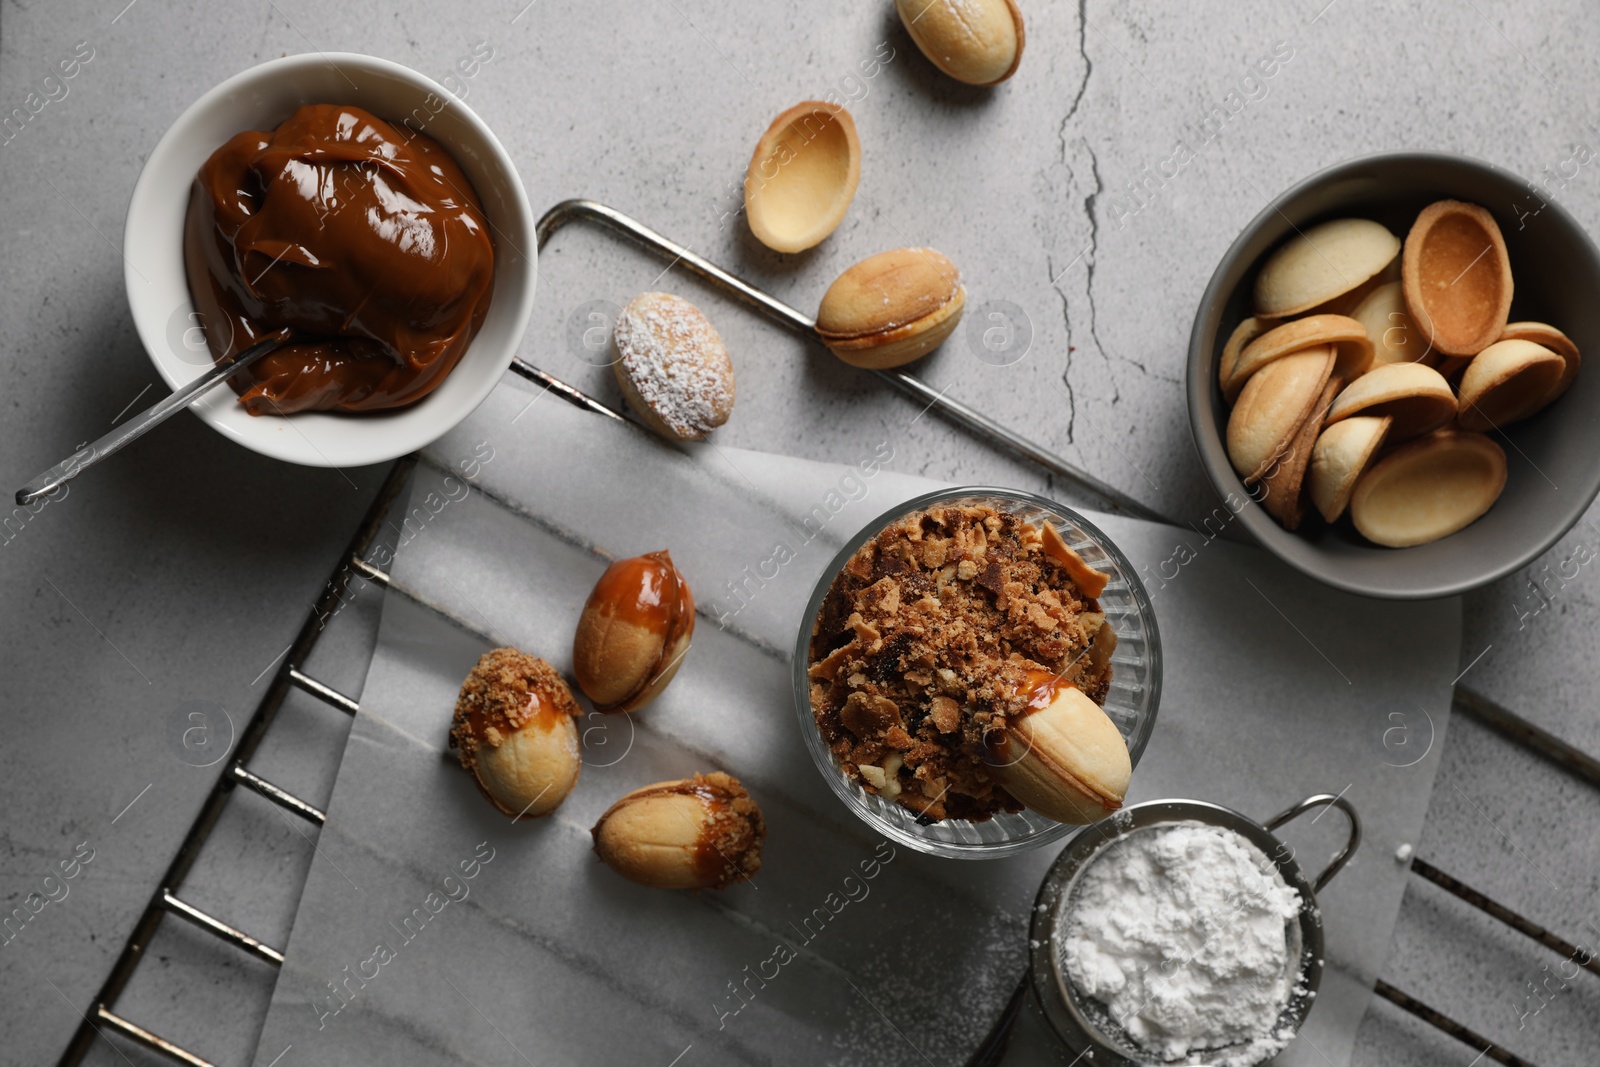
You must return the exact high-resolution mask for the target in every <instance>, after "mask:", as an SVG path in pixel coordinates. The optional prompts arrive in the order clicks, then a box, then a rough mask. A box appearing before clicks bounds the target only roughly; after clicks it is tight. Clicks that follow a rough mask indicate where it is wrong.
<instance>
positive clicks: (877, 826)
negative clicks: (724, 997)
mask: <svg viewBox="0 0 1600 1067" xmlns="http://www.w3.org/2000/svg"><path fill="white" fill-rule="evenodd" d="M941 504H985V505H988V506H990V507H993V508H994V509H995V510H997V511H1002V512H1008V513H1010V514H1013V515H1016V516H1018V517H1019V518H1022V519H1024V520H1026V521H1028V522H1031V523H1033V524H1034V525H1036V526H1037V525H1040V524H1042V523H1045V522H1049V523H1052V524H1053V525H1054V526H1055V528H1056V530H1057V531H1058V532H1059V533H1060V534H1061V537H1062V539H1063V540H1064V541H1066V543H1067V544H1069V545H1071V546H1072V547H1073V548H1074V549H1075V550H1076V551H1077V552H1078V554H1079V555H1081V556H1082V557H1083V558H1084V560H1085V561H1087V562H1088V563H1089V565H1090V566H1092V567H1094V568H1095V569H1096V570H1099V571H1102V572H1104V573H1105V574H1107V575H1108V576H1109V578H1110V580H1109V581H1108V582H1107V583H1106V588H1105V592H1104V593H1102V594H1101V595H1100V598H1099V601H1100V610H1101V611H1102V612H1104V613H1105V617H1106V622H1107V624H1108V625H1110V626H1112V627H1114V628H1115V631H1116V635H1117V648H1116V652H1115V653H1114V654H1113V655H1112V657H1111V667H1112V672H1111V689H1110V692H1109V693H1108V694H1107V695H1106V702H1105V711H1106V714H1107V715H1109V716H1110V717H1111V721H1112V722H1114V723H1116V725H1117V729H1118V730H1120V731H1121V732H1122V736H1123V739H1124V740H1126V741H1127V742H1128V754H1129V756H1130V757H1131V759H1132V761H1133V765H1134V767H1138V765H1139V757H1140V756H1141V755H1142V754H1143V753H1144V749H1145V745H1146V744H1147V743H1148V742H1149V740H1150V734H1151V732H1152V731H1153V730H1154V729H1155V724H1156V706H1157V704H1158V703H1159V701H1160V697H1161V638H1160V636H1159V634H1158V633H1157V631H1156V619H1155V614H1154V613H1153V612H1152V611H1151V609H1150V598H1149V597H1148V596H1147V595H1146V594H1145V590H1144V586H1143V585H1142V584H1141V583H1140V582H1139V578H1138V575H1137V574H1136V573H1135V572H1134V568H1133V564H1131V563H1129V562H1128V559H1127V557H1126V556H1124V555H1123V554H1122V553H1121V551H1119V550H1118V549H1117V546H1116V545H1114V544H1112V543H1111V541H1110V540H1109V539H1108V538H1107V537H1106V535H1105V534H1103V533H1101V532H1100V531H1099V530H1098V529H1096V528H1095V526H1094V525H1093V524H1092V523H1090V522H1089V521H1088V520H1086V519H1084V517H1083V516H1081V515H1079V514H1078V513H1077V512H1075V511H1072V510H1070V509H1068V508H1065V507H1062V506H1061V505H1060V504H1057V503H1056V502H1055V501H1053V500H1048V499H1046V498H1044V497H1042V496H1035V495H1034V494H1032V493H1024V492H1019V491H1017V490H1014V489H995V488H990V487H987V486H962V487H959V488H955V489H941V490H938V491H936V492H932V493H926V494H924V495H922V496H919V497H916V498H915V499H913V500H908V501H906V502H905V503H903V504H899V505H897V506H896V507H894V508H893V509H891V510H890V511H887V512H885V513H884V514H882V515H880V516H878V517H877V518H876V519H874V520H873V521H871V522H869V523H867V525H866V526H864V527H863V528H862V529H861V530H860V532H858V533H857V534H856V535H855V536H854V537H852V538H851V539H850V540H849V541H848V542H846V543H845V545H844V547H843V548H841V549H840V550H839V552H838V554H837V555H835V556H834V557H833V559H832V561H830V562H829V564H828V566H827V567H826V568H825V569H824V570H823V572H822V577H821V578H820V579H819V580H818V582H817V586H816V588H815V589H814V590H813V591H812V593H811V599H810V602H809V603H808V604H807V605H806V610H805V614H804V615H803V616H802V617H801V620H800V628H799V629H800V632H799V634H798V636H797V637H796V638H795V648H794V658H793V668H792V673H793V678H794V705H795V713H796V714H797V715H798V716H799V719H800V734H801V736H802V737H804V738H805V741H806V748H807V749H808V750H809V751H810V752H811V758H812V759H813V760H814V761H815V762H816V765H817V770H818V771H820V772H821V774H822V777H823V778H824V779H825V780H826V781H827V783H828V785H829V787H830V788H831V789H832V790H833V791H834V793H836V794H837V795H838V797H839V799H840V800H842V801H843V802H844V805H845V807H847V808H849V809H850V810H851V811H853V812H855V814H856V815H857V817H859V818H860V819H861V820H862V821H863V822H865V823H866V824H867V825H868V826H870V827H872V828H873V829H874V830H876V831H878V832H879V833H881V834H883V835H884V836H885V837H887V838H889V839H890V840H891V841H894V842H896V843H898V844H902V845H905V846H906V847H907V848H912V849H915V850H917V851H918V852H926V853H929V854H931V855H935V856H945V857H949V858H952V859H996V858H998V857H1000V856H1009V855H1012V854H1013V853H1017V852H1025V851H1027V850H1029V849H1034V848H1040V847H1042V846H1044V845H1048V844H1050V843H1051V842H1052V841H1060V840H1062V839H1063V838H1066V837H1068V836H1070V835H1071V834H1073V833H1075V832H1076V831H1077V830H1079V829H1080V827H1077V826H1072V825H1069V824H1066V823H1059V822H1056V821H1055V820H1054V819H1047V818H1045V817H1044V816H1042V815H1037V814H1035V813H1034V812H1032V811H1026V810H1024V811H1020V812H1017V813H1016V814H1007V813H1001V814H999V815H996V816H994V817H993V818H990V819H987V820H985V821H983V822H972V821H970V820H966V819H945V820H943V821H941V822H936V823H929V824H926V825H924V824H921V823H919V822H917V815H916V812H914V811H912V810H911V809H910V808H907V807H904V806H902V805H901V804H899V803H897V802H896V801H893V800H890V799H888V798H886V797H882V796H879V795H877V794H875V793H869V792H867V790H866V789H865V788H864V787H863V786H862V785H861V784H860V783H859V782H856V781H854V780H852V779H851V778H850V777H849V776H848V775H847V774H845V772H844V769H843V768H842V767H840V766H839V763H838V761H837V760H836V759H834V756H833V753H832V752H831V751H830V750H829V749H828V746H827V744H826V743H825V742H824V741H823V739H822V734H821V732H820V731H819V730H818V729H817V724H816V721H815V719H814V718H813V717H812V713H811V680H810V677H809V675H808V668H809V666H810V658H811V656H810V653H811V631H812V627H813V625H814V623H815V620H816V618H817V613H818V612H819V611H820V610H821V609H822V601H823V598H824V597H825V596H827V593H828V589H829V587H831V586H832V585H833V580H834V578H835V577H836V576H837V575H838V573H839V572H840V570H842V569H843V568H844V565H845V563H846V562H847V561H848V560H849V559H850V557H851V556H853V555H854V554H855V552H856V550H857V549H859V548H860V547H861V546H862V545H864V544H866V543H867V542H868V541H869V540H871V539H872V538H873V537H876V536H877V535H878V533H879V532H880V531H881V530H883V529H884V528H885V527H887V526H889V525H891V524H892V523H895V522H897V521H899V520H901V519H903V518H905V517H906V516H908V515H910V514H911V513H913V512H916V511H923V510H925V509H927V508H930V507H933V506H936V505H941Z"/></svg>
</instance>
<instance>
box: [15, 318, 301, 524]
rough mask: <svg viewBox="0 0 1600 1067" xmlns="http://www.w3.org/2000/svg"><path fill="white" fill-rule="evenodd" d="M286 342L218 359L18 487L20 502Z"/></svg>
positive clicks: (68, 478)
mask: <svg viewBox="0 0 1600 1067" xmlns="http://www.w3.org/2000/svg"><path fill="white" fill-rule="evenodd" d="M281 344H283V340H282V339H280V338H273V339H271V340H267V341H261V342H258V343H256V344H254V345H251V346H250V347H249V348H247V349H245V350H244V351H243V352H240V353H239V354H238V355H237V356H235V357H234V358H233V360H232V361H231V362H228V363H218V364H216V365H215V366H213V367H212V368H211V369H209V370H207V371H206V372H205V373H204V374H202V375H200V377H198V378H196V379H195V380H194V381H192V382H190V383H188V384H187V385H184V386H182V387H180V388H179V389H178V390H177V391H176V392H174V393H173V394H172V395H171V396H169V397H167V398H166V399H164V400H161V401H158V402H157V403H155V404H152V405H151V406H150V407H148V408H146V409H145V410H144V411H142V412H140V413H139V414H138V415H135V416H134V417H133V418H131V419H129V420H128V421H127V422H125V423H123V424H122V425H121V426H118V427H117V428H116V429H115V430H112V431H111V432H110V433H108V434H106V435H105V436H104V437H102V438H100V439H99V440H97V441H93V442H91V443H90V444H87V445H85V446H84V447H82V448H80V449H78V451H76V452H74V453H73V454H72V455H70V456H68V457H67V458H66V459H64V460H62V461H61V462H60V463H57V464H56V465H55V466H54V467H51V468H50V469H49V470H47V471H45V472H44V473H43V474H41V475H39V477H37V478H35V479H34V480H33V481H31V482H29V483H28V484H27V485H25V486H23V487H22V488H21V489H18V490H17V503H18V504H31V503H33V502H34V501H35V500H37V499H39V498H40V497H42V496H44V495H45V494H46V493H52V492H55V490H57V489H59V488H60V487H61V486H62V485H64V484H66V483H67V482H69V481H71V480H72V479H74V478H76V477H77V476H78V475H80V474H82V473H83V472H84V471H86V470H88V469H89V468H90V467H92V466H94V465H95V464H96V463H99V462H100V461H101V460H103V459H105V458H106V457H107V456H110V455H113V454H114V453H117V452H120V451H122V450H123V449H124V448H126V447H127V446H128V445H129V444H131V443H132V442H134V441H136V440H138V439H139V438H140V437H143V436H144V435H145V434H147V433H149V432H150V431H151V430H153V429H155V428H156V427H157V426H159V425H161V424H162V423H163V422H166V421H167V420H168V419H170V418H171V417H172V416H173V415H174V414H176V413H177V412H179V411H181V410H183V409H184V408H185V407H187V406H188V405H189V403H190V402H191V401H193V400H194V398H195V397H197V396H199V395H200V394H201V393H204V392H206V391H207V390H208V389H211V388H212V387H214V386H215V385H217V383H219V382H222V381H226V380H227V379H228V378H231V377H233V376H234V375H235V374H237V373H239V372H240V371H242V370H244V369H245V368H246V367H248V366H250V364H252V363H254V362H255V361H256V360H258V359H260V358H261V357H262V356H264V355H266V354H267V353H268V352H271V351H272V350H273V349H275V348H277V347H278V346H279V345H281Z"/></svg>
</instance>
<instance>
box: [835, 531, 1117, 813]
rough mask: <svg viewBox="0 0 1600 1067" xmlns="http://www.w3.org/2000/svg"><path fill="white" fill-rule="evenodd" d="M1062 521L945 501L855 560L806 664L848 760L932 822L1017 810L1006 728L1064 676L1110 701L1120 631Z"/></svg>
mask: <svg viewBox="0 0 1600 1067" xmlns="http://www.w3.org/2000/svg"><path fill="white" fill-rule="evenodd" d="M1053 533H1054V531H1053V530H1050V529H1049V528H1048V527H1045V528H1043V529H1041V528H1040V527H1039V526H1035V525H1033V524H1032V523H1029V522H1026V521H1024V520H1023V519H1021V518H1019V517H1017V516H1015V515H1012V514H1009V513H1006V512H1002V511H999V510H996V509H995V508H993V507H990V506H987V505H947V506H935V507H931V508H929V509H927V510H926V511H919V512H914V513H912V514H910V515H908V516H906V517H905V518H904V519H901V520H899V521H897V522H895V523H894V524H892V525H890V526H889V527H887V528H885V529H883V530H881V531H880V532H879V533H878V534H877V536H876V537H874V538H873V539H872V540H871V541H868V542H867V543H866V544H864V545H862V546H861V548H860V549H859V550H858V551H857V552H856V553H855V555H853V556H852V557H851V558H850V560H849V561H848V562H847V563H846V564H845V565H844V569H843V570H841V571H840V572H839V574H838V576H837V577H836V578H835V579H834V580H833V584H832V586H831V587H830V588H829V590H828V593H827V595H826V596H825V597H824V598H823V601H822V608H821V610H820V611H819V612H818V614H817V618H816V620H815V621H814V623H813V628H812V632H811V649H810V662H809V668H810V670H809V673H810V677H811V710H812V714H813V716H814V717H815V719H816V723H817V728H818V729H819V730H820V731H821V732H822V736H823V739H824V740H825V741H827V743H828V747H829V748H831V749H832V750H833V754H834V756H835V757H836V758H837V759H838V760H839V763H840V765H841V766H842V767H843V768H844V770H845V773H847V774H849V775H850V777H852V778H854V779H856V780H857V781H859V782H860V783H861V784H862V786H863V787H864V788H866V789H867V790H869V791H871V792H874V793H879V794H882V795H884V796H887V797H891V798H893V799H894V800H896V801H898V802H899V803H901V804H903V805H905V806H906V807H908V808H911V809H912V810H913V811H915V812H917V814H918V816H919V818H920V820H921V821H924V822H935V821H938V820H941V819H946V818H956V819H972V820H983V819H987V818H990V817H991V816H993V815H995V814H996V813H998V812H1002V811H1018V810H1021V808H1022V805H1021V804H1020V803H1019V802H1018V801H1017V800H1016V798H1015V797H1013V796H1011V795H1010V794H1009V793H1007V792H1006V790H1005V788H1004V787H1003V786H1002V785H1001V784H1000V782H999V780H998V778H997V776H996V774H995V772H994V770H993V764H994V763H995V762H996V760H995V750H996V747H997V745H999V744H1000V743H1001V740H1002V737H1003V734H1004V731H1005V728H1006V726H1007V725H1008V724H1009V723H1015V722H1017V721H1018V720H1020V719H1022V718H1024V717H1026V716H1028V715H1030V714H1032V713H1033V712H1035V711H1039V710H1041V709H1043V708H1045V707H1047V706H1049V704H1050V703H1051V701H1052V700H1054V699H1055V697H1056V696H1058V695H1059V693H1060V691H1061V690H1062V689H1064V688H1067V687H1073V686H1075V687H1077V688H1079V689H1081V690H1083V692H1084V693H1085V694H1086V695H1087V696H1088V697H1089V698H1090V699H1091V700H1093V701H1094V702H1095V703H1096V704H1103V703H1104V702H1105V699H1106V693H1107V691H1108V689H1109V688H1110V684H1111V665H1110V663H1109V660H1110V655H1111V650H1112V649H1113V648H1114V647H1115V633H1114V631H1112V630H1111V629H1110V627H1108V626H1107V625H1106V622H1105V616H1104V615H1103V614H1101V612H1100V608H1099V603H1098V602H1097V601H1096V600H1095V598H1094V597H1092V596H1089V595H1086V594H1085V592H1084V590H1083V589H1082V588H1081V586H1080V585H1079V583H1078V580H1077V578H1076V577H1075V575H1074V570H1075V569H1076V568H1074V567H1071V566H1069V565H1068V562H1064V561H1063V558H1062V557H1061V555H1060V553H1059V552H1055V551H1051V540H1050V535H1051V534H1053ZM1096 584H1097V585H1099V584H1103V583H1096ZM1000 762H1004V761H1000Z"/></svg>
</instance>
